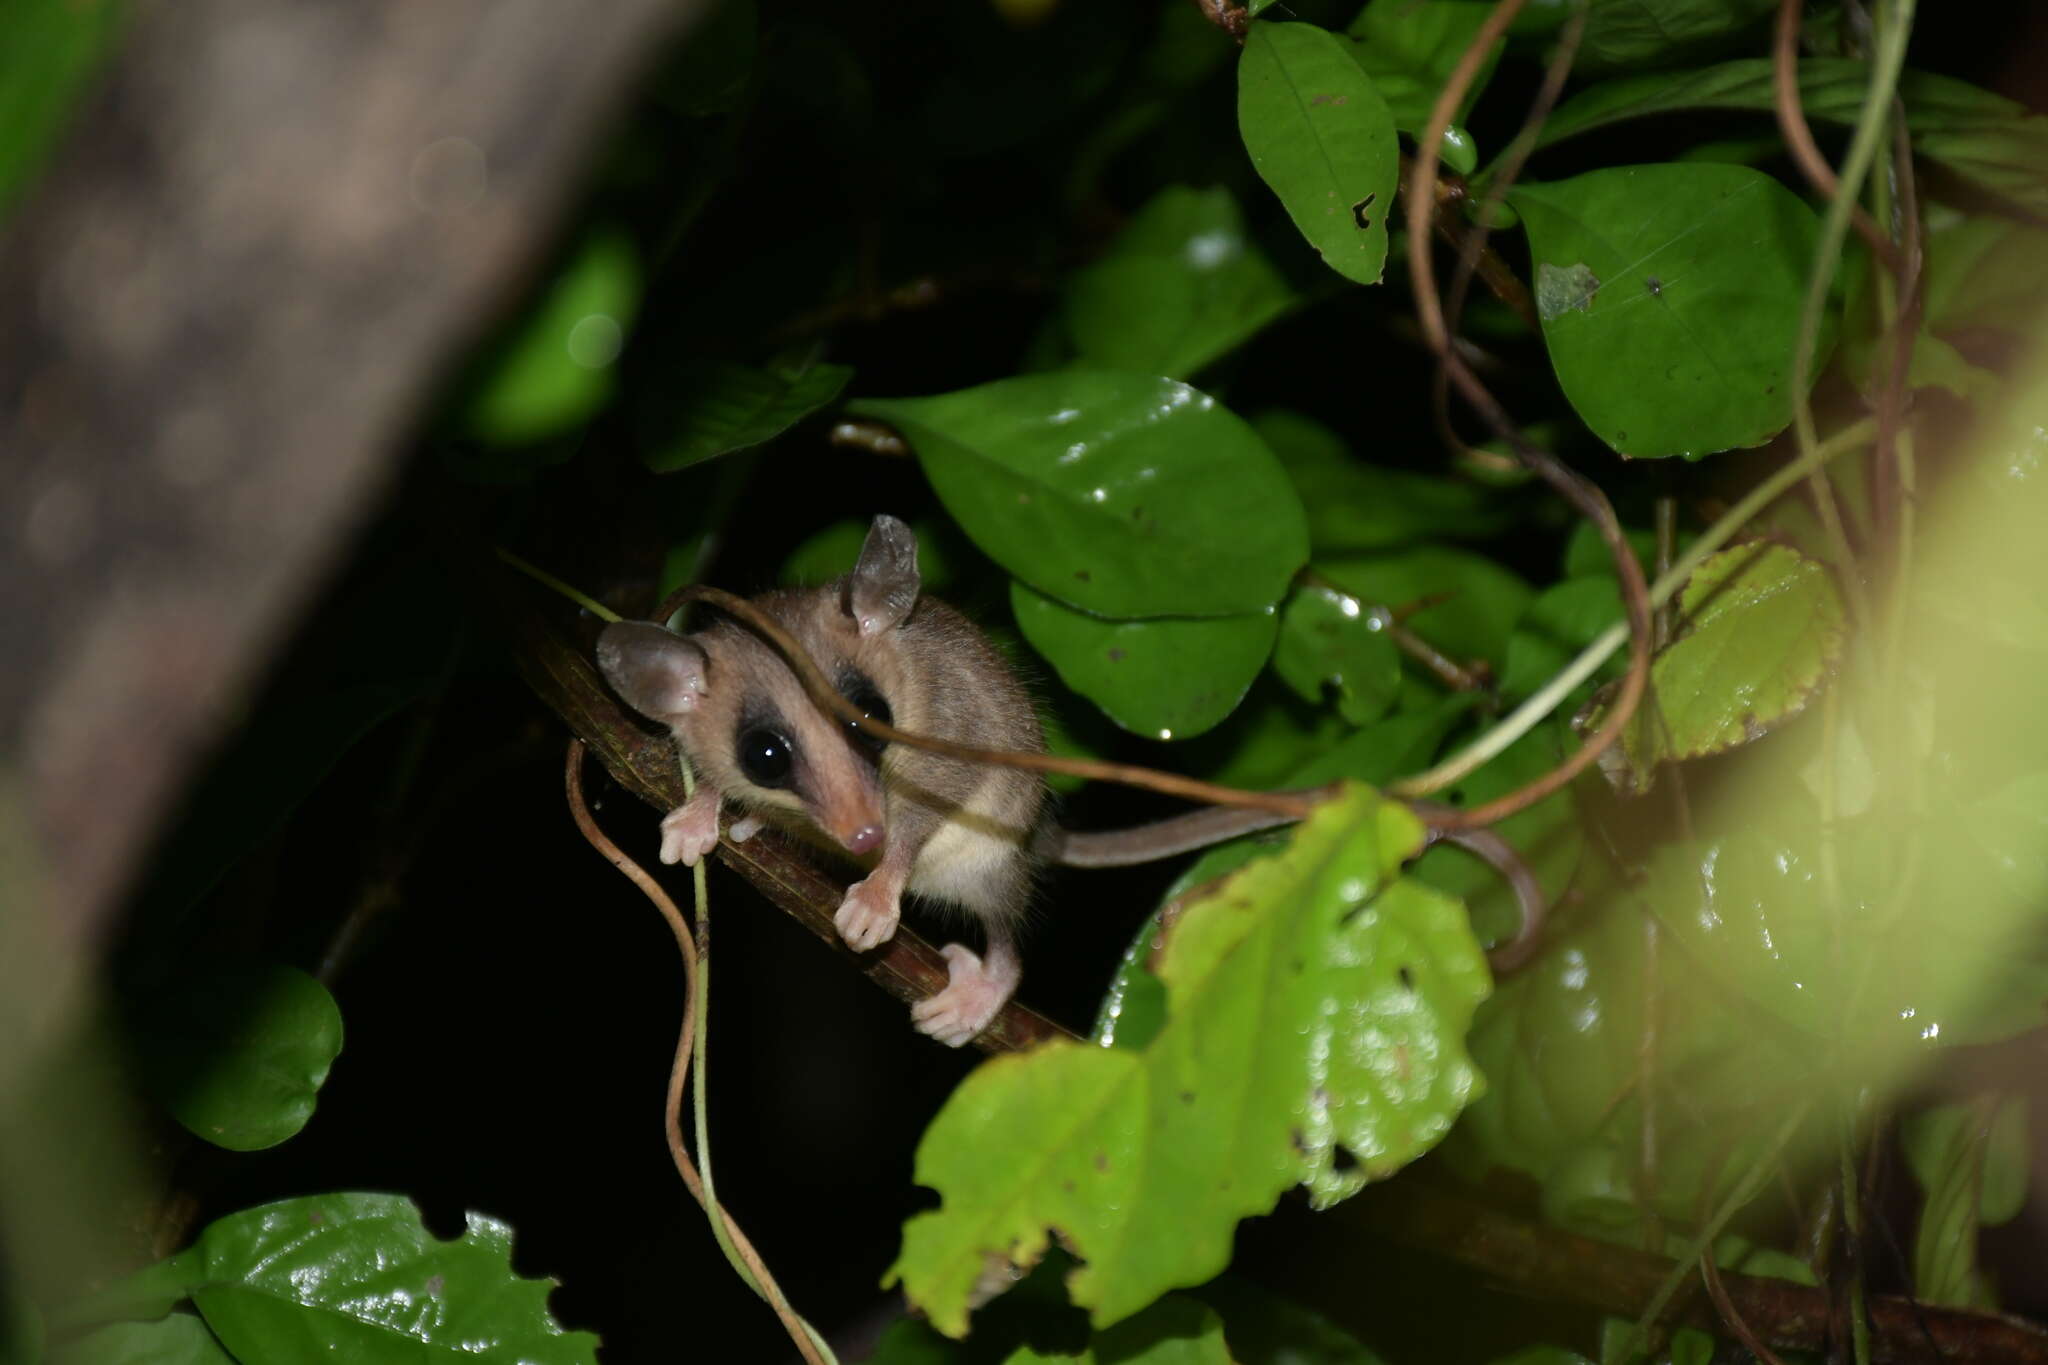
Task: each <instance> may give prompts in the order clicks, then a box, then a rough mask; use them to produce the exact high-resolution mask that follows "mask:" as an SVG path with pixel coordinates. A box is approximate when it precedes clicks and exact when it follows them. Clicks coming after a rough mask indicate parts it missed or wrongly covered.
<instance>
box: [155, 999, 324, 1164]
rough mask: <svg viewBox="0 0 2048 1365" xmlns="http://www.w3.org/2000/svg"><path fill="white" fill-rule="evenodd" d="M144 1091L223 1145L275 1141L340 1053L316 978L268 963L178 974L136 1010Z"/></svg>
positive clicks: (298, 1124)
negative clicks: (180, 977)
mask: <svg viewBox="0 0 2048 1365" xmlns="http://www.w3.org/2000/svg"><path fill="white" fill-rule="evenodd" d="M133 1032H134V1047H135V1049H136V1053H137V1057H138V1060H139V1062H140V1064H141V1069H142V1080H143V1085H144V1088H145V1089H147V1090H148V1091H149V1093H150V1094H151V1095H152V1096H153V1097H155V1098H156V1100H157V1101H158V1102H159V1103H160V1104H162V1105H163V1106H164V1108H165V1109H167V1110H169V1111H170V1113H171V1116H172V1117H173V1118H175V1119H177V1120H178V1122H179V1123H181V1124H183V1125H184V1126H185V1127H186V1128H188V1129H190V1130H191V1131H192V1133H193V1134H195V1135H196V1136H198V1137H202V1138H205V1139H206V1140H207V1141H208V1142H211V1143H213V1144H214V1145H215V1146H216V1147H225V1148H227V1149H228V1150H229V1151H231V1152H254V1151H259V1150H261V1149H263V1148H265V1147H275V1146H276V1145H277V1144H278V1143H280V1142H283V1141H284V1140H285V1139H286V1138H288V1137H291V1136H292V1135H293V1134H294V1133H296V1132H298V1131H299V1129H301V1128H303V1127H305V1126H306V1121H307V1120H308V1119H310V1118H312V1117H313V1106H314V1104H315V1103H316V1102H317V1100H318V1099H319V1096H320V1087H321V1085H322V1084H323V1083H325V1081H326V1080H327V1070H328V1068H329V1067H330V1066H332V1065H333V1064H334V1059H335V1057H336V1056H337V1055H339V1054H340V1052H341V1010H340V1008H339V1007H338V1006H336V1005H335V1003H334V997H333V996H331V995H329V994H328V993H327V988H326V987H325V986H322V985H321V984H320V983H319V982H318V981H315V980H314V979H313V978H312V977H310V976H308V975H306V974H305V973H304V972H302V971H299V970H298V969H297V968H295V967H285V966H279V965H276V964H274V963H273V964H263V965H251V966H246V967H227V968H223V969H221V970H218V971H213V972H206V973H201V974H197V975H194V976H191V977H188V978H185V979H184V980H182V981H181V982H180V983H179V985H178V986H177V987H176V988H175V989H174V990H173V991H171V992H169V993H166V994H162V995H158V996H155V997H152V998H148V999H145V1000H144V1001H142V1002H141V1003H140V1004H139V1005H138V1006H137V1007H136V1010H135V1022H134V1030H133Z"/></svg>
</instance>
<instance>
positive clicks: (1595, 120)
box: [1537, 57, 2048, 213]
mask: <svg viewBox="0 0 2048 1365" xmlns="http://www.w3.org/2000/svg"><path fill="white" fill-rule="evenodd" d="M1869 81H1870V69H1869V68H1868V67H1867V66H1865V65H1864V64H1863V63H1862V62H1858V61H1850V60H1846V59H1843V58H1834V57H1808V58H1805V59H1803V60H1802V61H1801V62H1800V63H1799V100H1800V107H1801V108H1802V109H1803V110H1804V111H1805V113H1806V117H1807V120H1808V121H1809V122H1812V123H1816V124H1835V125H1837V126H1846V125H1849V124H1853V123H1854V122H1855V121H1856V118H1857V115H1858V113H1859V112H1860V111H1861V108H1862V104H1863V92H1864V89H1865V88H1866V87H1867V86H1868V84H1869ZM1771 85H1772V80H1771V61H1770V59H1769V58H1767V57H1757V58H1747V59H1744V60H1742V61H1734V62H1724V63H1722V64H1720V65H1718V66H1711V67H1706V68H1704V69H1702V70H1698V71H1689V72H1671V73H1659V74H1657V75H1651V76H1632V77H1626V78H1623V79H1620V80H1613V81H1607V82H1604V83H1603V84H1600V85H1596V86H1594V87H1592V88H1591V89H1589V90H1586V91H1583V92H1582V93H1580V94H1578V95H1577V96H1575V97H1573V98H1572V99H1570V100H1567V101H1566V102H1565V103H1564V104H1562V105H1560V106H1559V107H1558V109H1557V111H1556V112H1555V113H1554V114H1552V115H1551V116H1550V118H1549V119H1548V120H1546V121H1545V122H1544V125H1543V132H1542V134H1541V136H1540V138H1539V140H1538V144H1537V145H1538V146H1549V145H1551V144H1553V143H1556V142H1560V141H1562V140H1563V139H1565V138H1568V137H1572V136H1575V135H1577V134H1579V133H1583V132H1587V131H1589V130H1591V129H1594V128H1598V127H1601V126H1603V125H1605V124H1609V123H1614V122H1616V121H1619V120H1622V119H1631V118H1641V117H1643V116H1645V115H1650V114H1663V113H1672V112H1676V111H1679V110H1692V109H1737V110H1749V111H1752V112H1756V113H1761V114H1768V113H1769V112H1770V111H1771V108H1772V104H1771V100H1772V95H1771ZM1899 98H1900V100H1901V101H1902V102H1903V103H1904V104H1905V107H1906V126H1907V128H1908V130H1909V131H1910V132H1911V134H1912V138H1913V150H1914V151H1915V152H1917V153H1918V154H1919V155H1921V156H1923V157H1926V158H1928V159H1929V160H1931V161H1935V162H1938V163H1940V164H1941V165H1942V166H1943V167H1944V168H1945V169H1946V170H1948V171H1950V172H1951V173H1953V174H1954V175H1956V176H1957V177H1959V178H1961V179H1962V180H1963V181H1965V182H1967V183H1969V184H1971V185H1974V186H1976V187H1977V188H1979V189H1982V190H1985V191H1987V192H1989V193H1992V194H1996V195H2000V196H2003V197H2004V198H2007V199H2010V200H2012V201H2013V202H2014V203H2016V204H2019V205H2023V206H2025V207H2026V208H2029V209H2032V210H2033V211H2035V212H2036V213H2039V212H2042V211H2043V210H2048V170H2044V168H2048V118H2042V117H2040V116H2038V115H2033V114H2029V113H2028V112H2027V111H2026V109H2025V107H2024V106H2022V105H2019V104H2016V103H2014V102H2013V101H2011V100H2008V99H2004V98H2001V97H2000V96H1997V95H1994V94H1991V93H1990V92H1988V91H1985V90H1980V89H1979V88H1977V87H1976V86H1974V85H1970V84H1968V83H1967V82H1964V81H1959V80H1955V79H1953V78H1951V77H1948V76H1937V75H1934V74H1932V73H1930V72H1925V71H1907V72H1905V73H1904V74H1903V75H1902V76H1901V77H1900V79H1899Z"/></svg>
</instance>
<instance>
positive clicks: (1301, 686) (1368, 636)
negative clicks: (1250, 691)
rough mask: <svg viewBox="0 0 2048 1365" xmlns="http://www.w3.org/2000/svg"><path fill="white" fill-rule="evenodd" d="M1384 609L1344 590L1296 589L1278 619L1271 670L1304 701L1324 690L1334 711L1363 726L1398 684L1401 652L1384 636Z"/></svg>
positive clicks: (1315, 698) (1318, 698) (1389, 700)
mask: <svg viewBox="0 0 2048 1365" xmlns="http://www.w3.org/2000/svg"><path fill="white" fill-rule="evenodd" d="M1388 624H1389V621H1388V618H1387V616H1386V614H1385V613H1384V612H1381V611H1376V610H1373V609H1372V608H1370V607H1367V606H1364V605H1362V604H1361V603H1360V602H1359V600H1358V599H1357V598H1356V597H1353V596H1352V595H1351V594H1349V593H1347V592H1341V591H1337V590H1334V589H1331V588H1326V587H1319V586H1315V585H1305V586H1303V587H1299V588H1296V589H1295V590H1294V595H1293V596H1292V597H1289V598H1288V599H1287V609H1286V611H1285V612H1284V613H1282V615H1281V619H1280V640H1279V643H1278V645H1277V646H1276V647H1275V649H1274V650H1273V671H1274V672H1275V673H1278V674H1279V675H1280V677H1281V678H1282V679H1284V680H1285V681H1286V683H1287V685H1288V686H1289V687H1291V688H1293V689H1294V690H1295V692H1296V693H1297V694H1298V695H1299V696H1300V697H1301V698H1302V699H1303V700H1305V701H1311V702H1321V701H1323V700H1324V699H1325V695H1326V694H1327V695H1328V696H1329V697H1330V698H1332V699H1333V700H1334V701H1335V703H1336V707H1337V714H1338V715H1340V716H1342V717H1344V719H1345V720H1346V721H1348V722H1349V723H1350V724H1352V725H1363V724H1365V723H1366V722H1367V721H1369V720H1372V719H1374V718H1376V717H1378V716H1379V715H1380V714H1381V713H1382V712H1384V711H1385V710H1386V709H1387V707H1388V706H1390V705H1392V704H1393V700H1394V693H1395V692H1396V691H1397V690H1398V689H1399V687H1400V685H1401V653H1400V651H1399V650H1398V649H1396V648H1395V647H1394V642H1393V641H1392V640H1390V639H1389V638H1387V632H1386V627H1387V625H1388Z"/></svg>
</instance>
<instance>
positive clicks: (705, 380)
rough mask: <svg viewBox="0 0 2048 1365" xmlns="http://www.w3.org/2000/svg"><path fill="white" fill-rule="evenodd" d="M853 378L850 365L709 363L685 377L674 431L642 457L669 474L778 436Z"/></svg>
mask: <svg viewBox="0 0 2048 1365" xmlns="http://www.w3.org/2000/svg"><path fill="white" fill-rule="evenodd" d="M851 378H853V371H852V370H851V369H849V368H848V367H846V366H844V365H809V366H790V367H787V368H782V369H765V370H764V369H756V368H754V367H753V366H751V365H711V366H707V367H705V368H703V369H701V370H698V371H695V372H693V373H691V374H690V375H689V376H688V377H687V378H685V379H684V380H683V381H682V382H681V384H680V386H679V388H678V391H677V393H676V395H675V397H674V398H673V399H672V400H671V402H672V406H671V407H670V408H669V411H668V413H667V415H666V418H665V420H664V423H663V426H664V429H665V431H666V432H667V433H668V434H667V435H665V436H664V438H663V439H662V441H661V443H660V444H659V445H655V446H651V447H649V448H648V449H646V450H644V451H643V452H642V453H641V463H642V464H644V465H646V466H647V467H648V468H649V469H651V470H653V471H654V472H655V473H657V474H668V473H672V472H673V471H675V470H678V469H687V468H689V467H690V466H691V465H693V464H702V463H703V462H704V461H706V460H711V459H716V458H717V457H718V456H720V455H730V454H732V453H733V452H734V451H736V450H745V449H746V448H747V447H749V446H757V445H760V444H762V443H763V442H765V441H772V440H774V439H775V438H776V437H777V436H780V435H781V434H782V433H783V432H785V431H788V430H789V429H790V428H791V427H793V426H795V425H796V424H797V423H798V422H800V421H802V420H803V419H804V418H806V417H808V416H810V415H811V414H812V413H814V412H816V411H817V410H818V409H819V408H822V407H824V406H825V405H826V404H828V403H830V402H832V400H834V399H835V398H837V397H839V393H840V390H842V389H844V388H845V387H846V382H847V381H848V380H849V379H851Z"/></svg>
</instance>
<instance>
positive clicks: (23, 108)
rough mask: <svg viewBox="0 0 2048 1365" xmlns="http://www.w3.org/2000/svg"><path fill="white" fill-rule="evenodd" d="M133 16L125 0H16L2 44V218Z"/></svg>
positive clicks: (39, 164) (0, 132)
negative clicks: (124, 23) (117, 36)
mask: <svg viewBox="0 0 2048 1365" xmlns="http://www.w3.org/2000/svg"><path fill="white" fill-rule="evenodd" d="M127 17H128V6H127V5H126V4H125V3H122V0H82V2H81V0H14V3H12V4H10V5H8V6H7V13H6V24H7V41H6V42H5V43H0V217H4V216H5V214H6V211H7V209H8V208H9V207H11V206H12V204H13V202H14V199H15V196H16V195H17V194H19V193H20V192H21V191H22V190H23V189H24V188H25V187H26V186H27V185H28V183H29V181H30V179H31V178H32V177H33V176H34V175H35V174H36V172H37V171H38V170H40V169H41V168H42V164H43V158H44V156H45V155H47V153H48V151H49V149H50V147H51V145H52V144H53V143H54V142H55V141H56V139H57V137H58V135H59V134H60V133H61V132H62V131H63V130H64V126H65V124H66V123H67V122H69V120H70V117H71V110H72V106H73V105H74V104H75V103H76V101H77V99H78V97H79V95H80V94H81V93H83V91H84V90H85V89H86V84H87V82H88V81H90V80H91V79H92V76H93V74H94V72H96V71H97V70H98V69H99V64H100V61H101V59H102V58H103V57H104V56H105V55H106V53H107V51H108V49H109V47H110V46H111V45H112V42H113V39H114V38H115V36H116V35H117V34H119V33H120V31H121V26H122V24H123V22H124V21H125V20H126V19H127Z"/></svg>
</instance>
